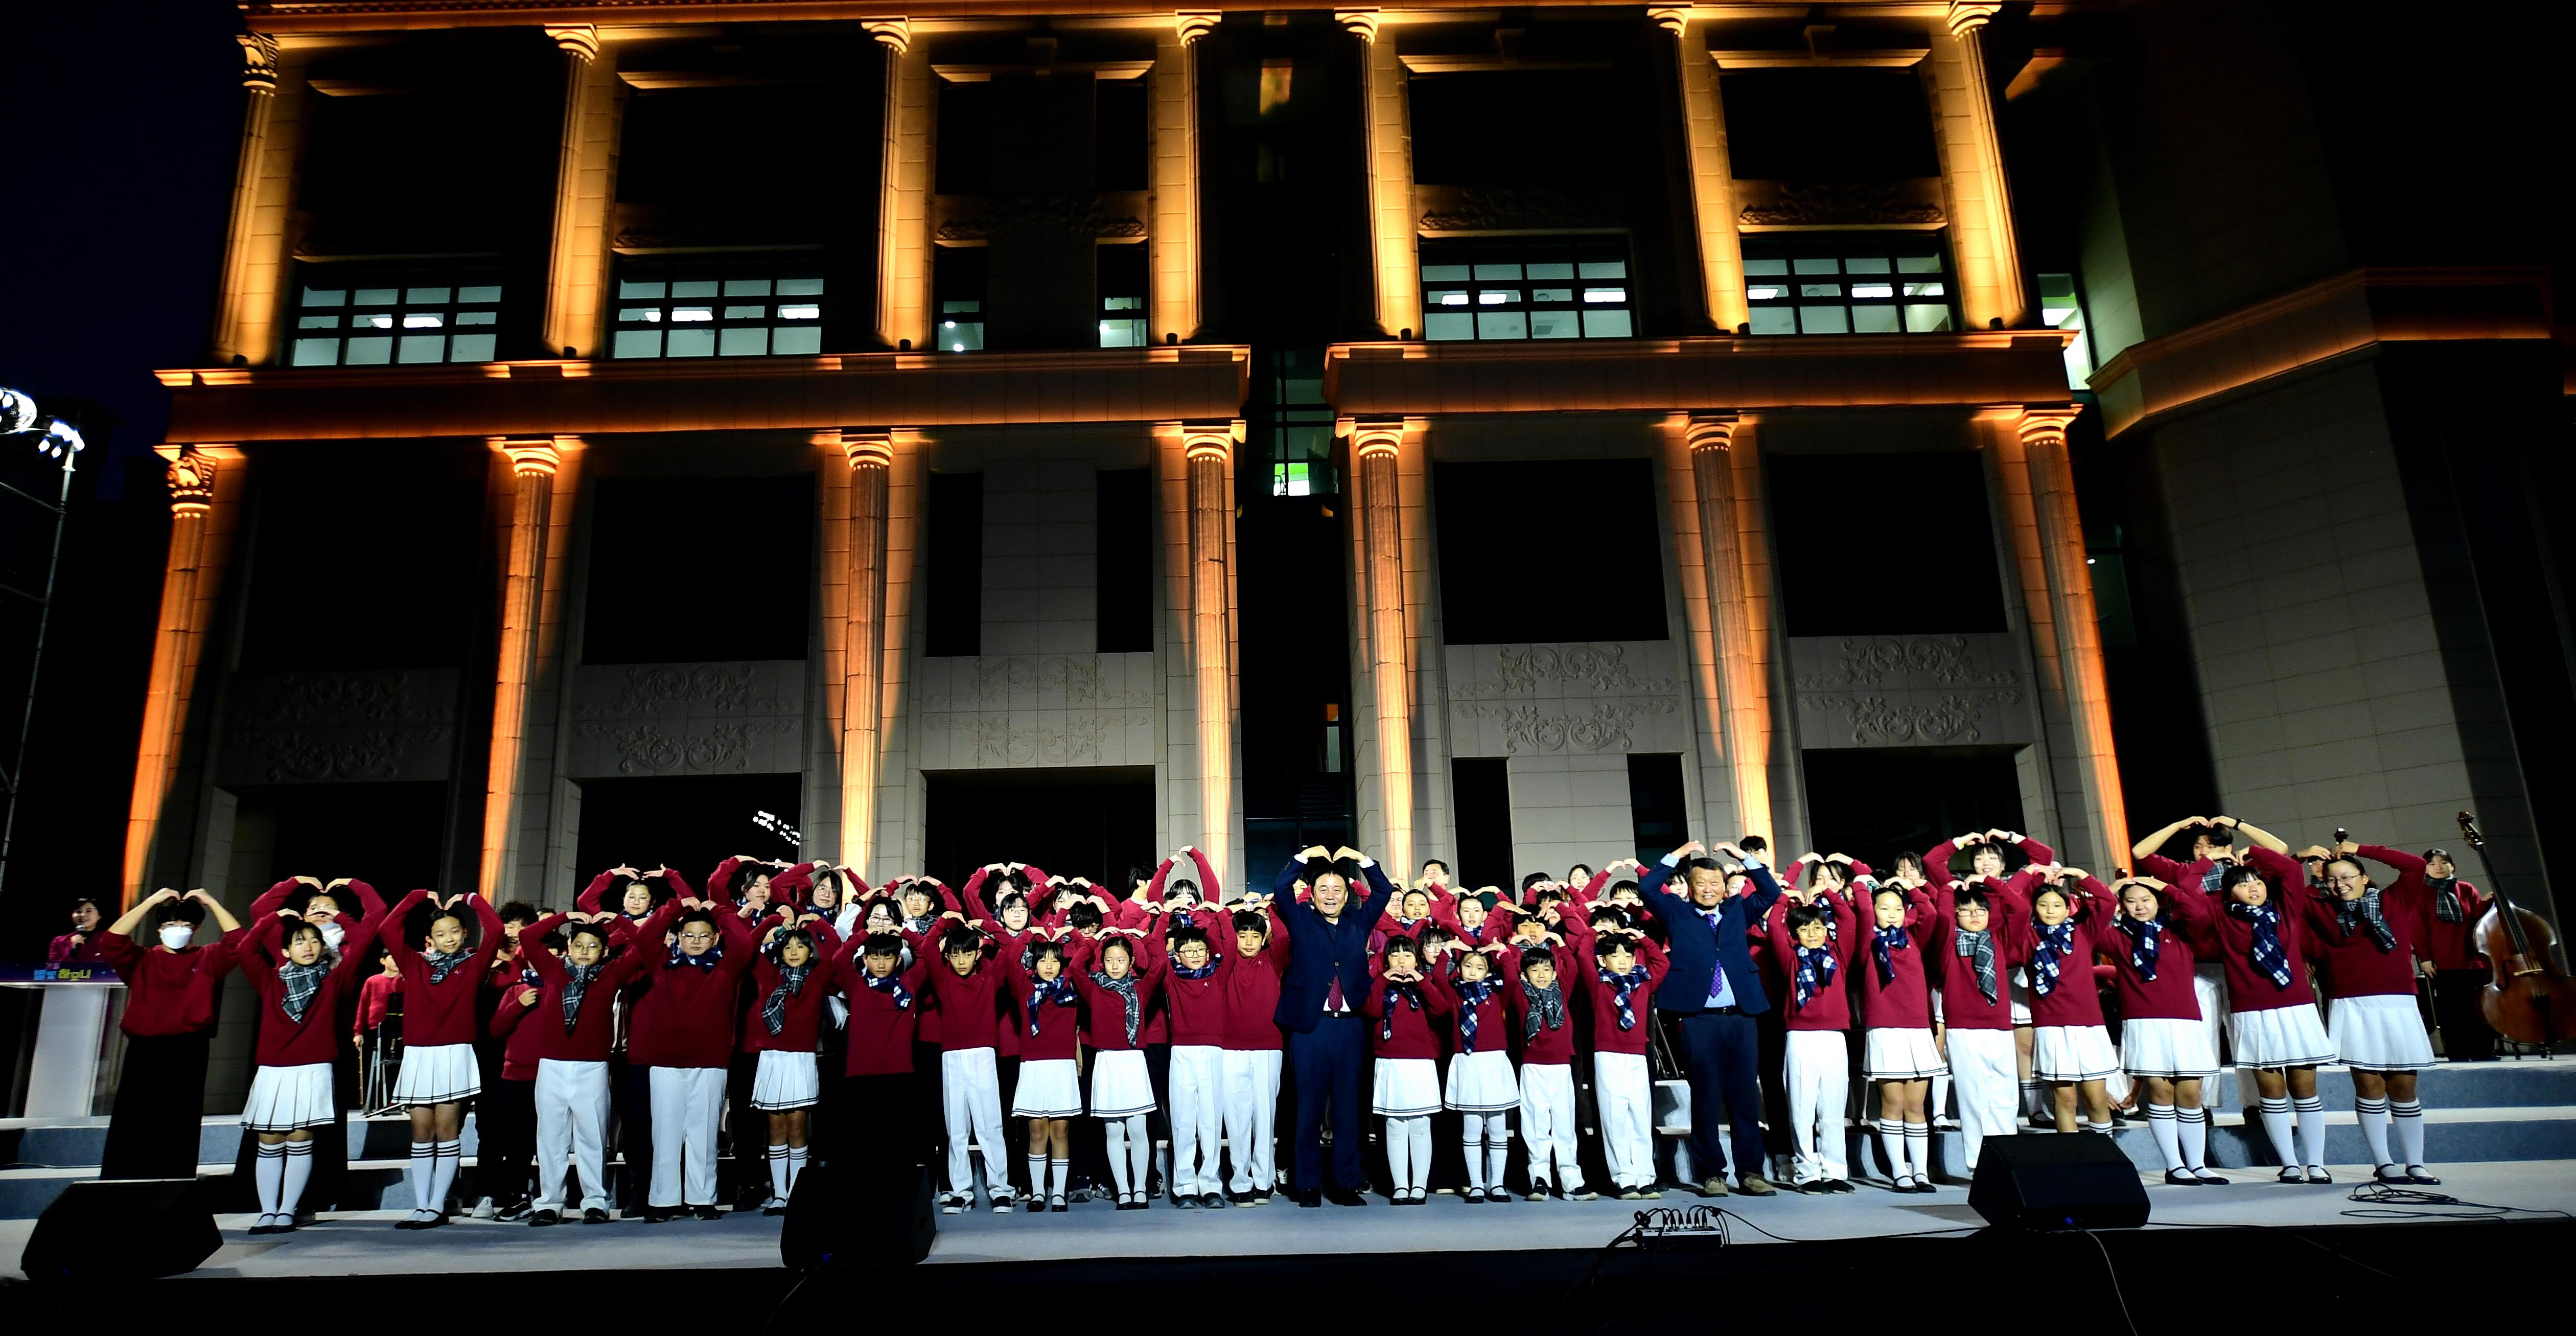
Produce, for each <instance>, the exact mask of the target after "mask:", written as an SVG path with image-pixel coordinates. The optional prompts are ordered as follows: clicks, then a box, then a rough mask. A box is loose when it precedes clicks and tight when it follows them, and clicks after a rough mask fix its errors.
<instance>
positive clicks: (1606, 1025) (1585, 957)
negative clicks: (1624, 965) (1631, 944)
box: [1556, 918, 1673, 1054]
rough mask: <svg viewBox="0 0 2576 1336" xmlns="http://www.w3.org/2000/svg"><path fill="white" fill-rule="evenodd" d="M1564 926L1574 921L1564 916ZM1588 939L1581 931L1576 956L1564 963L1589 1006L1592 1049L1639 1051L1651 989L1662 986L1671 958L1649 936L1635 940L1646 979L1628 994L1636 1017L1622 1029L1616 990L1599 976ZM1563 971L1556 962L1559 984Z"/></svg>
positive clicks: (1643, 1048) (1648, 1027)
mask: <svg viewBox="0 0 2576 1336" xmlns="http://www.w3.org/2000/svg"><path fill="white" fill-rule="evenodd" d="M1565 926H1566V927H1567V928H1569V929H1571V928H1573V927H1574V920H1572V919H1570V918H1569V919H1567V920H1566V922H1565ZM1566 940H1567V941H1568V942H1573V941H1575V938H1574V936H1573V935H1572V934H1571V933H1568V934H1567V938H1566ZM1592 940H1593V939H1592V935H1591V933H1590V932H1589V931H1588V930H1587V931H1585V932H1584V933H1583V936H1582V940H1581V942H1580V943H1579V950H1580V959H1579V960H1578V961H1574V962H1568V963H1570V964H1573V965H1574V969H1573V971H1572V972H1573V974H1574V977H1575V980H1576V982H1578V983H1580V984H1581V985H1582V991H1583V993H1584V996H1585V1000H1586V1001H1588V1002H1590V1003H1591V1005H1592V1048H1593V1051H1594V1052H1596V1053H1635V1054H1643V1053H1644V1052H1645V1051H1646V1039H1647V1036H1648V1035H1650V1034H1651V1033H1652V1032H1653V1026H1652V1024H1651V1022H1652V1020H1653V1017H1652V1015H1651V1013H1652V1012H1653V1010H1654V1006H1655V990H1656V989H1658V988H1661V987H1663V986H1664V976H1665V975H1666V974H1668V973H1670V972H1671V971H1672V967H1673V965H1672V959H1671V958H1670V957H1669V956H1666V955H1665V954H1664V948H1662V947H1661V946H1658V945H1656V944H1655V941H1654V939H1653V938H1640V939H1638V940H1637V942H1636V953H1637V963H1638V964H1640V965H1643V966H1645V967H1646V982H1645V983H1644V984H1642V985H1640V986H1639V987H1638V988H1637V989H1636V990H1635V991H1634V992H1632V993H1630V994H1629V995H1628V1008H1629V1010H1630V1011H1632V1012H1634V1013H1635V1014H1636V1017H1637V1025H1636V1028H1634V1029H1630V1030H1622V1029H1620V1028H1619V989H1618V987H1617V986H1616V985H1614V984H1612V983H1610V982H1609V981H1607V980H1605V979H1603V978H1602V977H1601V966H1600V964H1599V962H1598V959H1597V958H1596V957H1595V956H1594V955H1593V954H1592ZM1565 954H1566V953H1563V952H1560V953H1559V959H1560V960H1562V959H1563V957H1564V955H1565ZM1566 974H1567V970H1566V967H1565V965H1563V964H1560V965H1559V966H1558V967H1557V972H1556V977H1557V979H1558V981H1559V983H1558V986H1559V987H1564V986H1565V984H1564V979H1565V976H1566Z"/></svg>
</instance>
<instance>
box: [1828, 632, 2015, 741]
mask: <svg viewBox="0 0 2576 1336" xmlns="http://www.w3.org/2000/svg"><path fill="white" fill-rule="evenodd" d="M1789 671H1790V685H1791V687H1792V689H1793V690H1794V692H1795V694H1796V698H1797V703H1798V727H1799V732H1798V737H1799V741H1800V743H1801V744H1802V745H1804V746H1808V747H1941V746H1962V745H1967V744H1971V743H1997V744H2007V745H2010V744H2018V743H2025V742H2032V741H2035V740H2037V738H2038V736H2039V721H2038V719H2037V717H2036V715H2035V712H2034V703H2033V701H2032V700H2031V696H2030V684H2029V683H2028V682H2027V681H2026V680H2024V679H2025V674H2024V672H2023V671H2022V667H2021V654H2020V649H2019V646H2018V644H2017V643H2016V641H2015V640H2014V638H2013V636H2012V635H2011V634H2010V633H2008V632H1991V633H1985V634H1978V635H1912V636H1850V637H1841V636H1801V637H1795V638H1792V639H1791V640H1790V641H1789Z"/></svg>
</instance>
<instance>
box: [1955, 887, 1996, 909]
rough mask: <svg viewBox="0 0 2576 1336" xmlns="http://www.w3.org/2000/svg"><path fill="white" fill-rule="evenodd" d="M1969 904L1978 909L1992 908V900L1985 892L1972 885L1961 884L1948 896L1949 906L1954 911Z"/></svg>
mask: <svg viewBox="0 0 2576 1336" xmlns="http://www.w3.org/2000/svg"><path fill="white" fill-rule="evenodd" d="M1970 905H1974V906H1976V907H1977V908H1979V909H1992V908H1994V904H1993V902H1992V901H1991V899H1990V898H1989V897H1988V896H1987V895H1986V893H1985V892H1984V891H1981V890H1978V889H1977V888H1976V887H1974V886H1962V887H1960V888H1959V889H1958V890H1957V892H1955V893H1954V894H1952V895H1951V897H1950V907H1951V909H1952V910H1953V911H1954V912H1955V911H1957V910H1961V909H1966V908H1968V907H1969V906H1970Z"/></svg>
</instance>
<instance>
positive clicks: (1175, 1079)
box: [1171, 1044, 1225, 1197]
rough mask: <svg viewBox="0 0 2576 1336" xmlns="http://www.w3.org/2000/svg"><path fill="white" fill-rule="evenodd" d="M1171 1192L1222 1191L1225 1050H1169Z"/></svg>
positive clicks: (1196, 1194)
mask: <svg viewBox="0 0 2576 1336" xmlns="http://www.w3.org/2000/svg"><path fill="white" fill-rule="evenodd" d="M1171 1091H1172V1190H1173V1191H1175V1192H1180V1193H1185V1194H1187V1195H1189V1196H1193V1197H1199V1196H1205V1195H1206V1194H1208V1193H1211V1192H1222V1191H1224V1190H1225V1173H1224V1168H1223V1166H1222V1164H1221V1162H1220V1157H1221V1156H1222V1155H1223V1154H1224V1150H1225V1050H1224V1049H1221V1048H1218V1047H1217V1046H1215V1045H1214V1044H1174V1045H1172V1079H1171Z"/></svg>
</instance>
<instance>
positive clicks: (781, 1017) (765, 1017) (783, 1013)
mask: <svg viewBox="0 0 2576 1336" xmlns="http://www.w3.org/2000/svg"><path fill="white" fill-rule="evenodd" d="M813 972H814V964H813V962H812V961H810V960H808V961H807V962H806V963H804V964H802V965H786V964H782V965H780V966H779V967H778V986H777V987H775V988H772V989H770V990H769V996H768V997H765V998H763V999H761V1003H760V1023H761V1024H763V1025H766V1026H768V1027H769V1032H770V1033H771V1034H777V1033H778V1032H780V1031H782V1030H784V1029H786V1028H787V999H789V998H791V997H794V996H796V995H797V994H798V993H801V992H804V991H805V976H806V975H808V974H811V973H813Z"/></svg>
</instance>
